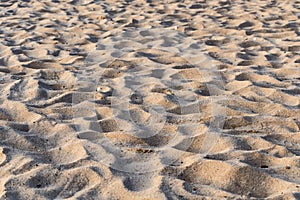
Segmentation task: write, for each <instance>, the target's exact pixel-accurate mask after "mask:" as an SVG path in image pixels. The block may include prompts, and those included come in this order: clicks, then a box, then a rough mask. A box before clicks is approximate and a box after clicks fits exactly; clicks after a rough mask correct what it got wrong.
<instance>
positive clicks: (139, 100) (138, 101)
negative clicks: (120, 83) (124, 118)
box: [130, 94, 143, 104]
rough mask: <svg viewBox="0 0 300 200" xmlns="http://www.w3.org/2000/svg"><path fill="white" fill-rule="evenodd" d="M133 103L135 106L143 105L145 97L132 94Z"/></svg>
mask: <svg viewBox="0 0 300 200" xmlns="http://www.w3.org/2000/svg"><path fill="white" fill-rule="evenodd" d="M130 100H131V103H134V104H142V103H143V97H142V95H139V94H132V95H131V97H130Z"/></svg>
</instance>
